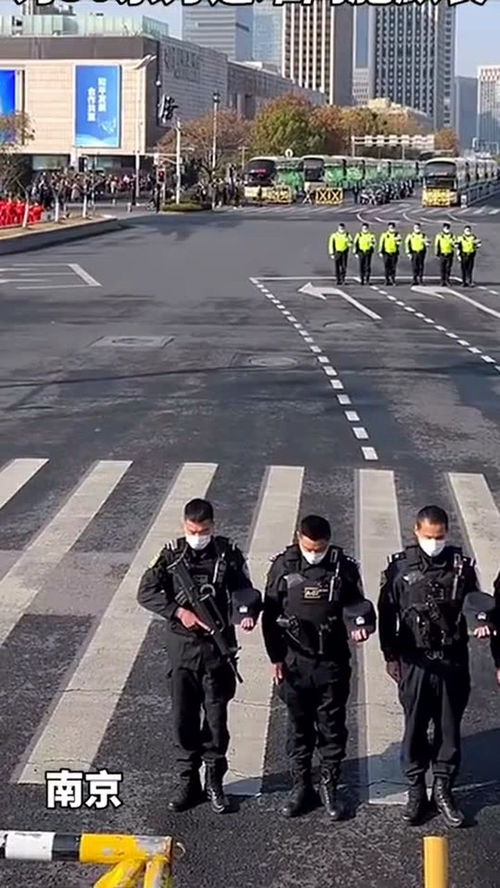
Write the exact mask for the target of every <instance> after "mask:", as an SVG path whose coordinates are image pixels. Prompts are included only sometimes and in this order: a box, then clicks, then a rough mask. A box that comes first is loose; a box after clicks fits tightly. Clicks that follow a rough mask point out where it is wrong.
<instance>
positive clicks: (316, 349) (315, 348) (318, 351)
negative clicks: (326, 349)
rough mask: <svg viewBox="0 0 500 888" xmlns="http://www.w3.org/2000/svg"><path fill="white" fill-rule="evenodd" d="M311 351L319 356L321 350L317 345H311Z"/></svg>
mask: <svg viewBox="0 0 500 888" xmlns="http://www.w3.org/2000/svg"><path fill="white" fill-rule="evenodd" d="M311 351H312V352H314V354H316V355H319V354H321V351H322V350H321V349H320V347H319V345H311Z"/></svg>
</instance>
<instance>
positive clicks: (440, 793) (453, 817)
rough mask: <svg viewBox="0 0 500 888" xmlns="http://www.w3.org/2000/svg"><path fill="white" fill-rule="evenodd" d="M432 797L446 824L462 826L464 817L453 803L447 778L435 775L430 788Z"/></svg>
mask: <svg viewBox="0 0 500 888" xmlns="http://www.w3.org/2000/svg"><path fill="white" fill-rule="evenodd" d="M432 799H433V802H434V804H435V806H436V808H437V809H438V811H439V813H440V814H441V815H442V816H443V820H444V822H445V823H446V825H447V826H451V827H452V828H454V829H457V828H458V827H459V826H462V824H463V822H464V820H465V817H464V814H463V812H462V811H460V809H459V808H457V806H456V804H455V799H454V798H453V793H452V791H451V783H450V781H449V780H447V779H446V778H444V777H436V779H435V781H434V787H433V790H432Z"/></svg>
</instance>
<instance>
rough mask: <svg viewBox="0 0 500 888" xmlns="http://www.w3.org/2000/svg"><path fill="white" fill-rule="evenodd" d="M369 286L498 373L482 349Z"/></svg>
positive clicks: (384, 292) (422, 313)
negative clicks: (489, 365)
mask: <svg viewBox="0 0 500 888" xmlns="http://www.w3.org/2000/svg"><path fill="white" fill-rule="evenodd" d="M370 286H371V289H372V290H375V291H376V292H377V293H379V294H380V296H385V298H386V299H387V300H388V301H389V302H392V303H393V304H394V305H397V306H399V307H401V308H403V309H404V311H407V312H409V313H411V314H413V315H414V317H416V318H418V319H419V320H420V321H423V323H424V324H429V325H430V326H431V327H433V328H434V329H435V330H437V332H438V333H442V334H443V335H444V336H446V337H447V338H448V339H451V341H452V342H456V344H457V345H460V346H461V347H462V348H465V349H467V351H468V352H469V353H470V354H472V355H474V356H476V357H478V358H480V359H481V360H482V361H484V363H485V364H491V365H492V366H493V367H494V368H495V370H496V371H497V373H500V365H499V364H497V363H496V361H495V358H492V357H491V355H488V354H486V353H485V352H483V351H482V349H480V348H477V346H475V345H471V343H470V342H469V340H468V339H460V338H459V336H458V334H457V333H454V332H453V331H452V330H448V328H447V327H443V325H442V324H438V322H437V321H435V320H434V318H431V317H429V316H428V315H426V314H424V312H422V311H416V309H415V308H413V306H412V305H407V303H406V302H404V301H403V300H402V299H398V298H397V296H393V295H392V293H387V291H386V290H383V289H382V288H381V287H377V286H376V285H375V284H371V285H370Z"/></svg>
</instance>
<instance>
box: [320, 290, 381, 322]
mask: <svg viewBox="0 0 500 888" xmlns="http://www.w3.org/2000/svg"><path fill="white" fill-rule="evenodd" d="M332 291H333V287H332ZM335 293H336V294H338V295H339V296H342V299H345V300H346V302H349V303H350V305H353V306H354V308H357V309H358V311H361V312H362V313H363V314H365V315H366V316H367V317H369V318H371V319H372V320H373V321H380V320H382V319H381V317H380V315H378V314H377V313H376V312H375V311H372V310H371V308H367V306H366V305H363V303H362V302H359V301H358V299H355V298H354V296H350V295H349V293H344V291H343V290H339V289H338V288H337V287H336V288H335Z"/></svg>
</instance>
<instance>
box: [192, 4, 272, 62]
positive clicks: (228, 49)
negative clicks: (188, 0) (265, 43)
mask: <svg viewBox="0 0 500 888" xmlns="http://www.w3.org/2000/svg"><path fill="white" fill-rule="evenodd" d="M253 14H254V13H253V7H248V6H224V5H223V4H220V3H217V4H216V5H215V6H214V5H212V3H210V2H208V0H200V2H199V3H197V4H196V6H184V7H183V9H182V38H183V40H188V41H189V42H190V43H197V44H198V45H199V46H205V47H207V48H208V49H215V50H217V52H222V53H224V54H225V55H227V56H228V58H230V59H233V60H234V61H236V62H247V61H251V59H252V40H253V33H252V32H253Z"/></svg>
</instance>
